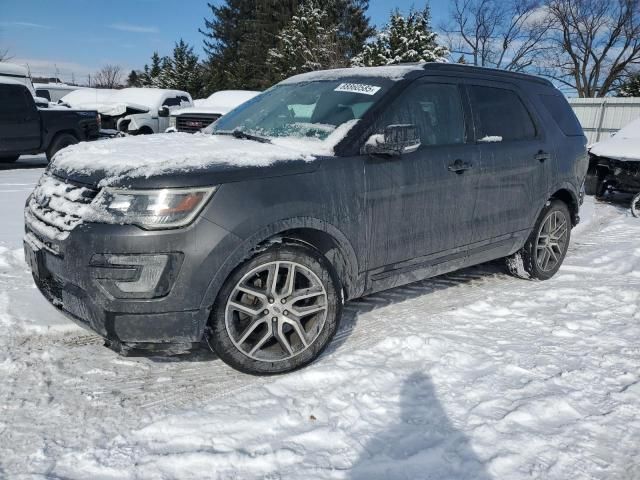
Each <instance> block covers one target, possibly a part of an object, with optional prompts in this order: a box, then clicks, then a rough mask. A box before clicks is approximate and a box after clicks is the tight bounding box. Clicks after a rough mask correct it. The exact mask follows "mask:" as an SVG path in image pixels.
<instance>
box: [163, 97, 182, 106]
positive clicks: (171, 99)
mask: <svg viewBox="0 0 640 480" xmlns="http://www.w3.org/2000/svg"><path fill="white" fill-rule="evenodd" d="M162 105H163V106H167V107H175V106H177V105H180V99H179V98H177V97H169V98H167V99H166V100H165V101H164V103H163V104H162Z"/></svg>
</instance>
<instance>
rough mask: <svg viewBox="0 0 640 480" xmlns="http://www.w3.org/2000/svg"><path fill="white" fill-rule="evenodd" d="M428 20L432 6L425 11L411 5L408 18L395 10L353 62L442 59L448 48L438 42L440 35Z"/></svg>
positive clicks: (357, 63) (389, 62)
mask: <svg viewBox="0 0 640 480" xmlns="http://www.w3.org/2000/svg"><path fill="white" fill-rule="evenodd" d="M429 22H430V12H429V7H425V9H424V10H422V11H418V10H414V9H413V8H412V9H411V10H410V11H409V14H408V15H407V16H406V17H405V16H403V15H402V14H401V13H400V11H399V10H395V11H394V12H393V13H392V14H391V18H390V19H389V23H388V25H387V26H386V27H385V29H384V30H383V31H382V32H380V33H379V34H378V36H377V38H376V40H375V41H374V42H372V43H368V44H366V45H365V46H364V48H363V50H362V52H361V53H360V54H359V55H357V56H356V57H354V58H353V61H352V65H354V66H376V65H393V64H397V63H403V62H435V61H443V60H444V58H445V57H446V56H447V55H448V54H449V51H448V50H447V48H446V47H443V46H440V45H438V42H437V35H436V34H435V33H434V32H432V31H431V26H430V24H429Z"/></svg>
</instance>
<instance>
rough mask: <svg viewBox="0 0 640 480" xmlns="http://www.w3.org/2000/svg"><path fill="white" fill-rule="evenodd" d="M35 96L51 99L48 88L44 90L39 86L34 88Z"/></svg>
mask: <svg viewBox="0 0 640 480" xmlns="http://www.w3.org/2000/svg"><path fill="white" fill-rule="evenodd" d="M36 97H42V98H46V99H47V100H49V101H51V95H50V94H49V90H45V89H43V88H39V89H37V90H36Z"/></svg>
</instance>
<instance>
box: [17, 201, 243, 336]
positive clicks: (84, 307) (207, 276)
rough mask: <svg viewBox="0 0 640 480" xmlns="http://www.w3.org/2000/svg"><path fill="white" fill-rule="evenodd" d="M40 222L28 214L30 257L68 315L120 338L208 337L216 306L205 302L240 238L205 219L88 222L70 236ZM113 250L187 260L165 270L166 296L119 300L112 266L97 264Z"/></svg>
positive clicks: (41, 282)
mask: <svg viewBox="0 0 640 480" xmlns="http://www.w3.org/2000/svg"><path fill="white" fill-rule="evenodd" d="M27 212H28V211H27ZM33 221H34V220H33V218H30V216H29V215H28V213H27V215H26V218H25V256H26V258H27V261H28V263H29V264H30V265H31V267H32V273H33V277H34V281H35V283H36V285H37V287H38V289H39V290H40V291H41V292H42V294H43V295H44V296H45V297H46V298H47V299H48V300H49V302H50V303H51V304H52V305H53V306H55V307H56V308H57V309H58V310H60V311H61V312H62V313H64V314H65V315H66V316H68V317H69V318H71V319H72V320H73V321H75V322H76V323H78V324H79V325H81V326H83V327H85V328H87V329H89V330H92V331H93V332H96V333H97V334H99V335H100V336H102V337H104V338H105V339H107V340H109V342H111V343H114V344H127V345H130V344H141V343H176V344H177V343H180V344H184V343H188V342H198V341H200V340H201V339H202V335H203V332H204V328H205V326H206V323H207V320H208V317H209V311H210V307H211V305H203V299H204V297H205V293H206V292H207V289H208V287H209V284H210V283H211V280H212V279H213V276H214V274H215V272H217V271H218V270H219V269H220V268H221V266H222V265H223V264H224V262H225V260H226V259H227V258H228V256H229V253H230V252H231V251H233V250H234V249H235V248H237V246H238V245H239V244H240V240H239V239H238V238H237V237H236V236H234V235H233V234H231V233H229V232H228V231H226V230H224V229H223V228H221V227H219V226H218V225H216V224H214V223H212V222H210V221H208V220H206V219H205V218H202V217H200V218H198V219H197V220H196V221H195V222H194V223H193V224H191V225H190V226H188V227H185V228H182V229H175V230H162V231H145V230H142V229H140V228H138V227H135V226H130V225H107V224H91V223H86V224H80V225H78V226H77V227H76V228H75V229H73V230H72V231H71V232H70V233H69V235H68V236H67V237H66V238H64V239H62V240H55V239H52V238H48V237H45V236H43V235H42V229H37V228H33V227H34V225H33V224H32V222H33ZM105 255H117V256H118V257H127V256H129V257H131V258H133V257H138V258H139V257H142V256H145V255H147V256H148V255H171V257H172V258H178V259H179V261H176V262H173V263H171V264H168V265H167V268H166V269H165V271H164V272H163V274H162V275H163V277H162V279H161V282H163V285H164V287H166V288H163V289H162V291H161V292H160V295H161V296H156V297H155V298H140V295H138V298H119V297H122V295H118V293H117V290H116V293H115V294H114V289H113V288H105V284H104V281H105V280H104V278H105V266H104V265H100V266H98V265H96V258H97V257H98V258H99V257H103V256H105ZM97 270H100V272H101V273H100V274H96V271H97ZM107 270H109V268H107ZM112 270H114V278H116V277H117V278H124V277H123V276H122V274H127V272H125V270H131V269H130V268H129V269H127V268H122V267H121V266H114V267H113V269H112ZM107 273H109V272H107ZM129 273H130V272H129ZM109 276H110V275H106V277H109ZM125 276H126V275H125ZM98 277H101V278H98ZM123 295H124V296H126V294H123ZM151 295H152V296H153V294H151ZM129 297H130V295H129Z"/></svg>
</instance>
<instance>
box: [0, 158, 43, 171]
mask: <svg viewBox="0 0 640 480" xmlns="http://www.w3.org/2000/svg"><path fill="white" fill-rule="evenodd" d="M48 163H49V162H47V159H46V158H45V157H44V156H43V157H33V158H25V159H22V158H21V159H19V160H18V161H16V162H11V163H0V171H1V170H30V169H34V168H45V167H46V166H47V165H48Z"/></svg>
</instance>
